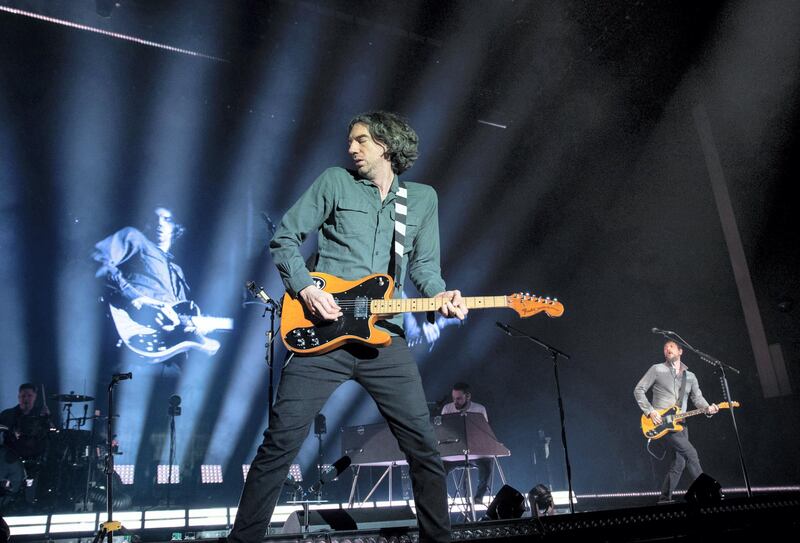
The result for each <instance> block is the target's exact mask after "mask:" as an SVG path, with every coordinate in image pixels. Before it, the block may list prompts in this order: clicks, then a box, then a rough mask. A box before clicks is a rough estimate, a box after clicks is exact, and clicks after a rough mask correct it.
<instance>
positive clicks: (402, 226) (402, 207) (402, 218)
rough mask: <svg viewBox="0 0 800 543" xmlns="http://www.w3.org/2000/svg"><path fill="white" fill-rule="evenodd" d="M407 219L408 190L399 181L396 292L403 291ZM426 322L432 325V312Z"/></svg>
mask: <svg viewBox="0 0 800 543" xmlns="http://www.w3.org/2000/svg"><path fill="white" fill-rule="evenodd" d="M407 219H408V189H407V188H406V184H405V183H403V182H402V181H400V187H399V188H398V189H397V196H396V197H395V200H394V284H395V289H396V291H397V292H402V290H403V283H402V281H403V277H401V275H400V265H401V264H402V263H403V253H404V252H405V248H406V245H405V244H406V220H407ZM426 316H427V319H428V322H429V323H431V324H433V323H434V321H435V316H434V314H433V311H428V313H427V315H426Z"/></svg>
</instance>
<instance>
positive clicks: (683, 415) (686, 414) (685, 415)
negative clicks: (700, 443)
mask: <svg viewBox="0 0 800 543" xmlns="http://www.w3.org/2000/svg"><path fill="white" fill-rule="evenodd" d="M705 412H706V410H705V409H694V410H692V411H685V412H683V413H678V414H677V415H675V420H682V419H688V418H689V417H694V416H695V415H702V414H704V413H705Z"/></svg>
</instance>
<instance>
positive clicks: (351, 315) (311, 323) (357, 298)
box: [281, 272, 564, 354]
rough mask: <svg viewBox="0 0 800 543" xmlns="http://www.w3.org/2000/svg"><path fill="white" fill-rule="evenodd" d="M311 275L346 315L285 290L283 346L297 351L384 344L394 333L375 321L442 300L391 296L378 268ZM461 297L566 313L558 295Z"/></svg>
mask: <svg viewBox="0 0 800 543" xmlns="http://www.w3.org/2000/svg"><path fill="white" fill-rule="evenodd" d="M311 277H312V278H313V279H314V283H315V284H316V285H317V286H318V287H319V288H321V289H322V290H324V291H325V292H329V293H330V294H332V295H333V297H334V299H335V300H336V303H337V304H338V305H339V307H341V308H342V313H344V315H343V316H342V317H339V318H338V319H337V320H335V321H320V320H317V319H315V318H314V317H312V316H311V315H310V314H309V313H308V310H307V309H306V306H305V304H303V302H301V301H300V300H299V299H296V298H293V297H291V296H289V294H288V293H287V294H286V295H284V297H283V314H282V317H281V337H282V338H283V342H284V344H285V345H286V348H287V349H289V350H290V351H293V352H295V353H300V354H312V353H313V354H322V353H326V352H328V351H332V350H333V349H336V348H337V347H340V346H342V345H344V344H345V343H350V342H357V343H364V344H367V345H372V346H375V347H385V346H386V345H389V344H390V343H391V342H392V337H391V336H390V335H389V334H388V333H387V332H385V331H383V330H379V329H377V328H375V322H376V321H378V320H379V319H382V318H386V317H387V316H391V315H394V314H397V313H409V312H426V311H436V310H438V309H439V308H440V307H441V306H442V299H441V298H392V297H391V296H392V291H393V290H394V280H393V279H392V278H391V277H390V276H389V275H386V274H382V273H376V274H373V275H368V276H366V277H362V278H361V279H357V280H355V281H346V280H344V279H340V278H338V277H336V276H334V275H329V274H327V273H319V272H315V273H312V274H311ZM464 302H465V303H466V305H467V308H468V309H470V310H473V309H484V308H489V307H509V308H511V309H513V310H514V311H516V312H517V313H518V314H519V316H520V317H523V318H524V317H530V316H531V315H535V314H536V313H540V312H544V313H545V314H547V315H548V316H550V317H560V316H561V315H563V314H564V306H563V305H562V304H561V302H559V301H558V300H551V299H550V298H542V297H539V296H533V295H530V294H522V293H517V294H509V295H502V296H466V297H464Z"/></svg>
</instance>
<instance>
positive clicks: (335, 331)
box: [284, 276, 390, 352]
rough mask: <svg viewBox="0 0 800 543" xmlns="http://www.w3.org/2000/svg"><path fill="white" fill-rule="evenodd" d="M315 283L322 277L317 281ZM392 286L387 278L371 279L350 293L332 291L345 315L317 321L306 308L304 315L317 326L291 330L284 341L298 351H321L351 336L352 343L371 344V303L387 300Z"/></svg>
mask: <svg viewBox="0 0 800 543" xmlns="http://www.w3.org/2000/svg"><path fill="white" fill-rule="evenodd" d="M314 279H315V280H316V279H318V278H316V277H315V278H314ZM389 287H390V284H389V282H387V280H386V278H385V277H382V276H376V277H371V278H369V279H367V280H365V281H363V282H362V283H359V284H357V285H355V286H353V287H351V288H349V289H347V290H344V291H341V292H331V294H332V295H333V297H334V299H335V300H336V303H337V304H339V307H341V308H342V313H343V315H342V316H341V317H339V318H338V319H336V320H335V321H321V320H317V319H315V318H314V317H313V316H312V315H311V314H310V313H309V312H308V310H307V309H306V308H305V307H303V314H304V316H305V318H306V319H307V320H308V321H311V322H313V326H300V327H295V328H292V329H291V330H289V331H288V332H287V333H286V334H285V336H284V341H285V342H286V343H287V345H288V346H289V347H290V348H291V349H292V350H294V351H296V352H303V351H309V350H312V349H314V350H317V349H318V348H319V347H322V346H325V345H327V344H329V343H330V342H332V341H336V340H341V338H342V337H347V338H348V339H351V340H361V341H369V339H370V337H371V336H372V334H373V332H372V325H371V320H370V319H371V317H372V315H371V314H370V311H369V304H370V300H372V299H376V298H383V297H384V295H385V294H386V292H387V289H388V288H389Z"/></svg>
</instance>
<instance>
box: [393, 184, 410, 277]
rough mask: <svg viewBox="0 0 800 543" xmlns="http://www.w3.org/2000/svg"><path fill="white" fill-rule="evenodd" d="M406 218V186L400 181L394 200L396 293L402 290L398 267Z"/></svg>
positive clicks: (394, 274)
mask: <svg viewBox="0 0 800 543" xmlns="http://www.w3.org/2000/svg"><path fill="white" fill-rule="evenodd" d="M407 218H408V190H407V189H406V184H405V183H403V182H402V181H400V188H398V189H397V196H396V197H395V200H394V253H393V254H392V258H393V259H394V272H393V274H392V275H393V276H394V286H395V290H396V291H397V292H400V291H401V290H403V284H402V280H403V278H402V277H401V276H400V266H401V265H402V264H403V253H404V252H405V248H406V247H405V243H406V219H407Z"/></svg>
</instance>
